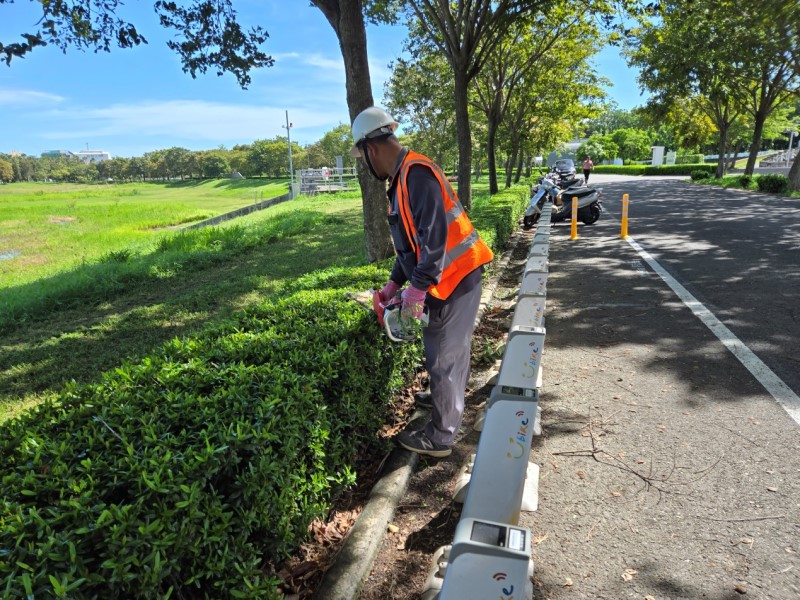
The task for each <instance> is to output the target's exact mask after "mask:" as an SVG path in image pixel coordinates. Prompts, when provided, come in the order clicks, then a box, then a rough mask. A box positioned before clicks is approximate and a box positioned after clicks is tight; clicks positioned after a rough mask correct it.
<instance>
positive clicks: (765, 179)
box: [756, 173, 789, 194]
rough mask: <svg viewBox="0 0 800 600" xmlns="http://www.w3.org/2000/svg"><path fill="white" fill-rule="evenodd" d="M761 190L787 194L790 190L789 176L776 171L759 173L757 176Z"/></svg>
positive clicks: (757, 183) (757, 182)
mask: <svg viewBox="0 0 800 600" xmlns="http://www.w3.org/2000/svg"><path fill="white" fill-rule="evenodd" d="M756 185H757V186H758V189H759V191H761V192H769V193H771V194H785V193H786V192H788V191H789V178H788V177H786V175H779V174H776V173H773V174H767V175H759V176H758V177H757V178H756Z"/></svg>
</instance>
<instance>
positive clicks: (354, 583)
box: [314, 233, 521, 600]
mask: <svg viewBox="0 0 800 600" xmlns="http://www.w3.org/2000/svg"><path fill="white" fill-rule="evenodd" d="M520 237H521V236H520V235H519V233H516V234H514V235H513V236H512V237H511V239H510V240H509V245H508V248H507V249H506V251H505V252H504V253H503V255H502V256H501V257H500V260H499V261H498V262H497V264H496V265H495V267H494V270H493V271H494V272H493V274H492V276H491V277H489V279H488V281H487V282H486V283H485V284H484V289H483V293H482V295H481V304H480V307H479V308H478V314H477V316H476V317H475V325H476V326H477V324H478V323H480V321H481V320H482V319H483V315H484V314H485V313H486V309H487V308H488V305H489V301H490V300H491V299H492V296H493V295H494V293H495V290H496V289H497V285H498V282H499V281H500V277H502V274H503V271H505V269H506V267H507V266H508V262H509V260H511V256H512V254H513V253H514V249H515V248H516V247H517V244H518V243H519V240H520ZM421 415H422V412H421V411H417V412H415V414H414V415H413V416H412V421H413V420H415V419H416V418H418V417H419V416H421ZM418 463H419V455H418V454H416V453H414V452H409V451H408V450H404V449H402V448H399V447H398V448H395V449H394V450H393V451H392V453H391V454H390V455H389V459H388V461H387V463H386V465H385V467H384V473H385V474H384V475H383V476H382V477H381V479H380V480H379V481H378V482H377V483H376V484H375V486H374V487H373V488H372V492H370V495H369V498H368V499H367V503H366V505H365V507H364V510H363V511H362V512H361V514H360V515H359V516H358V518H357V519H356V523H355V525H354V526H353V528H352V529H351V530H350V532H349V534H348V535H347V539H346V540H345V542H344V544H343V545H342V549H341V550H340V551H339V554H338V555H337V557H336V561H335V562H334V564H333V566H332V567H331V568H330V569H328V572H327V573H325V576H324V577H323V579H322V582H321V583H320V586H319V589H318V590H317V593H316V594H315V596H314V598H315V600H357V599H358V596H359V594H360V592H361V589H362V588H363V586H364V582H365V581H366V579H367V577H368V576H369V574H370V571H372V566H373V564H374V562H375V559H376V558H377V556H378V552H379V551H380V548H381V544H382V543H383V538H384V535H385V533H386V528H387V525H389V523H391V521H392V519H393V518H394V513H395V510H396V509H397V506H398V505H399V504H400V501H401V500H402V499H403V496H404V495H405V493H406V489H407V488H408V483H409V480H410V479H411V476H412V475H413V474H414V472H415V471H416V468H417V464H418Z"/></svg>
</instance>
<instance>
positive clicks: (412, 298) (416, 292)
mask: <svg viewBox="0 0 800 600" xmlns="http://www.w3.org/2000/svg"><path fill="white" fill-rule="evenodd" d="M426 293H427V291H426V290H420V289H417V288H415V287H414V286H413V285H411V284H408V287H407V288H406V289H404V290H403V294H402V295H401V296H400V297H401V299H402V300H403V308H402V309H400V314H401V315H402V317H403V318H405V319H407V318H408V317H414V318H415V319H420V318H422V314H423V311H424V309H425V294H426Z"/></svg>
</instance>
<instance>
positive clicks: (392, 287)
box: [379, 279, 400, 304]
mask: <svg viewBox="0 0 800 600" xmlns="http://www.w3.org/2000/svg"><path fill="white" fill-rule="evenodd" d="M399 289H400V286H399V285H397V284H396V283H395V282H394V281H392V280H391V279H390V280H389V282H388V283H387V284H386V285H385V286H383V289H382V290H381V291H380V292H379V294H380V297H381V302H383V303H384V304H387V303H388V302H389V300H391V299H392V298H394V295H395V294H396V293H397V290H399Z"/></svg>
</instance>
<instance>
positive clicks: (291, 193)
mask: <svg viewBox="0 0 800 600" xmlns="http://www.w3.org/2000/svg"><path fill="white" fill-rule="evenodd" d="M282 127H285V128H286V145H287V146H288V147H289V197H290V198H294V168H293V167H292V135H291V133H290V131H291V129H292V124H291V123H289V111H288V110H287V111H286V125H282Z"/></svg>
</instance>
